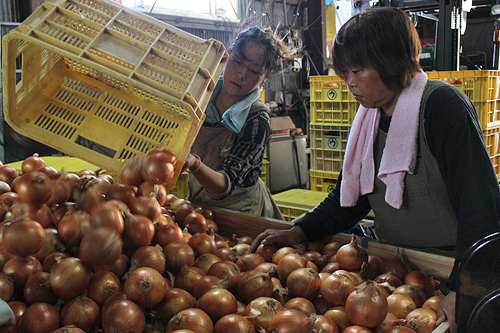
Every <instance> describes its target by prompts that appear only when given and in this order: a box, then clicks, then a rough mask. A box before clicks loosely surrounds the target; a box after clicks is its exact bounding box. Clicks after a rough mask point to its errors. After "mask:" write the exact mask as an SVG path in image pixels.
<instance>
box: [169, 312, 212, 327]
mask: <svg viewBox="0 0 500 333" xmlns="http://www.w3.org/2000/svg"><path fill="white" fill-rule="evenodd" d="M181 329H189V330H192V331H194V332H197V333H212V332H213V329H214V325H213V322H212V319H210V316H209V315H208V314H207V313H206V312H205V311H203V310H201V309H197V308H190V309H186V310H182V311H180V312H179V313H177V314H175V315H174V316H173V317H172V319H170V321H169V322H168V324H167V330H166V331H165V333H172V332H175V331H176V330H181Z"/></svg>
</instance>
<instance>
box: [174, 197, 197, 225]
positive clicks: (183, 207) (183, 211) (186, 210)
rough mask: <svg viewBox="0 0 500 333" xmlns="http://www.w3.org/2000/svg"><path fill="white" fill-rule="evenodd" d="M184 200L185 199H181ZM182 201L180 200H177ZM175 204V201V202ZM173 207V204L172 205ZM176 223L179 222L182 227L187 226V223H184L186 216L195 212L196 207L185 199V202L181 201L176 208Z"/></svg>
mask: <svg viewBox="0 0 500 333" xmlns="http://www.w3.org/2000/svg"><path fill="white" fill-rule="evenodd" d="M180 200H183V199H180ZM177 202H180V201H177ZM174 204H175V202H174ZM171 208H172V206H171ZM174 211H175V215H174V216H175V223H177V224H178V225H179V226H180V227H181V228H185V227H186V223H184V220H185V219H186V216H188V215H189V214H191V213H194V208H193V206H191V205H190V204H188V203H187V202H186V200H184V203H181V204H180V205H179V206H178V207H177V208H176V209H175V210H174Z"/></svg>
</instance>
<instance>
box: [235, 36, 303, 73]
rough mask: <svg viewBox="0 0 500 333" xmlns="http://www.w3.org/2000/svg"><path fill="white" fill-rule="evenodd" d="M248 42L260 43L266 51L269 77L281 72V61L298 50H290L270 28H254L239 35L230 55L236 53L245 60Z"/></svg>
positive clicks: (266, 66) (266, 68) (266, 67)
mask: <svg viewBox="0 0 500 333" xmlns="http://www.w3.org/2000/svg"><path fill="white" fill-rule="evenodd" d="M248 42H255V43H258V44H260V45H262V46H263V47H264V48H265V49H266V65H265V70H266V73H267V75H271V74H275V73H277V72H279V70H280V69H281V63H280V59H288V58H290V57H292V56H293V55H294V54H295V53H296V50H294V49H291V48H289V47H288V46H287V45H286V44H285V43H284V42H283V41H282V40H281V39H279V38H278V36H277V35H276V34H275V33H274V32H273V31H272V30H271V29H270V28H266V29H260V28H259V27H252V28H249V29H246V30H244V31H242V32H240V33H239V34H238V36H237V37H236V39H235V40H234V42H233V44H232V45H231V46H230V47H229V54H231V53H232V52H236V54H238V55H239V56H241V57H243V58H244V56H245V55H244V53H243V46H244V45H245V44H246V43H248Z"/></svg>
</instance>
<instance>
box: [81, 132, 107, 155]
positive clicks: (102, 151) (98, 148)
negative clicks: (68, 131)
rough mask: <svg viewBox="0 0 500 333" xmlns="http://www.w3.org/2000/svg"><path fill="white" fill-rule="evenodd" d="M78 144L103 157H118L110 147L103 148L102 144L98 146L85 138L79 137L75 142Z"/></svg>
mask: <svg viewBox="0 0 500 333" xmlns="http://www.w3.org/2000/svg"><path fill="white" fill-rule="evenodd" d="M75 143H76V144H79V145H80V146H83V147H85V148H88V149H90V150H93V151H95V152H97V153H99V154H101V155H104V156H107V157H110V158H113V157H114V156H115V155H116V150H114V149H111V148H109V147H106V146H103V145H101V144H98V143H96V142H94V141H92V140H89V139H86V138H84V137H83V136H80V135H79V136H78V138H77V139H76V141H75Z"/></svg>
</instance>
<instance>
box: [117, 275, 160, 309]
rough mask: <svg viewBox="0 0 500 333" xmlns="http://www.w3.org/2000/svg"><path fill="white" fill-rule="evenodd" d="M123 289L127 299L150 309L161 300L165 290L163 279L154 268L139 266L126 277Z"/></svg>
mask: <svg viewBox="0 0 500 333" xmlns="http://www.w3.org/2000/svg"><path fill="white" fill-rule="evenodd" d="M123 291H124V292H125V295H127V299H129V300H131V301H134V302H135V303H137V304H139V305H140V306H141V307H143V308H146V309H150V308H152V307H155V306H157V305H158V304H160V302H161V301H162V300H163V297H164V296H165V291H166V284H165V279H164V278H163V276H162V275H161V274H160V273H159V272H158V271H157V270H156V269H154V268H151V267H140V268H137V269H135V270H134V271H132V272H131V273H130V275H129V276H128V277H127V279H126V280H125V284H124V286H123Z"/></svg>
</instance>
